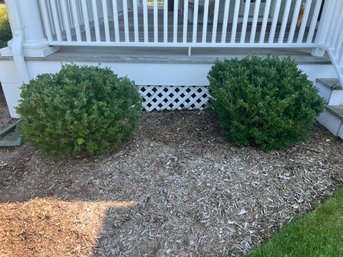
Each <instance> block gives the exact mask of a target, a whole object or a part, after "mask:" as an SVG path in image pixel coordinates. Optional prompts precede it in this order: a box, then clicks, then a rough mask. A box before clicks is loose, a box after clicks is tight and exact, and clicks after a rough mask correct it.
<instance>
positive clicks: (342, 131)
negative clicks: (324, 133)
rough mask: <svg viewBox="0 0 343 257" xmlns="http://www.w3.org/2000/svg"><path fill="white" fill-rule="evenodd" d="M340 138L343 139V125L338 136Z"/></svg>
mask: <svg viewBox="0 0 343 257" xmlns="http://www.w3.org/2000/svg"><path fill="white" fill-rule="evenodd" d="M337 136H338V137H339V138H341V139H343V124H342V125H341V128H340V130H339V131H338V135H337Z"/></svg>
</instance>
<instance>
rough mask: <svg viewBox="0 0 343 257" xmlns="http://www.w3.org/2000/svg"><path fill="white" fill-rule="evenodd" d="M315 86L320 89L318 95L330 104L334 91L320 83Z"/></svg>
mask: <svg viewBox="0 0 343 257" xmlns="http://www.w3.org/2000/svg"><path fill="white" fill-rule="evenodd" d="M314 86H315V87H316V88H317V89H318V95H319V96H321V97H323V98H324V99H325V100H326V101H327V102H328V101H329V99H330V96H331V92H332V90H331V89H330V88H328V87H326V86H324V85H322V84H320V83H315V84H314Z"/></svg>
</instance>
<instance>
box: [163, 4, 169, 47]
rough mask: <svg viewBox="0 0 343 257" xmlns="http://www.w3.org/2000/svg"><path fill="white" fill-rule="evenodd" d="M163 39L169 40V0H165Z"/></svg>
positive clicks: (165, 41)
mask: <svg viewBox="0 0 343 257" xmlns="http://www.w3.org/2000/svg"><path fill="white" fill-rule="evenodd" d="M163 41H164V43H167V42H168V0H164V1H163Z"/></svg>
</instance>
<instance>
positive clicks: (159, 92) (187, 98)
mask: <svg viewBox="0 0 343 257" xmlns="http://www.w3.org/2000/svg"><path fill="white" fill-rule="evenodd" d="M139 92H140V94H141V95H142V97H143V108H144V109H145V110H146V111H163V110H199V109H200V110H201V109H203V108H205V107H206V104H207V101H208V98H209V93H208V88H207V87H206V86H139Z"/></svg>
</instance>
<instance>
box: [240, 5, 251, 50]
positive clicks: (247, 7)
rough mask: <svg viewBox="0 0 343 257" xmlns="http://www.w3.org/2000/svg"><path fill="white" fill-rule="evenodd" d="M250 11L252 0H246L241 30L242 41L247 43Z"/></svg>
mask: <svg viewBox="0 0 343 257" xmlns="http://www.w3.org/2000/svg"><path fill="white" fill-rule="evenodd" d="M249 11H250V0H246V1H245V6H244V15H243V24H242V31H241V43H245V36H246V34H247V25H248V18H249Z"/></svg>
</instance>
